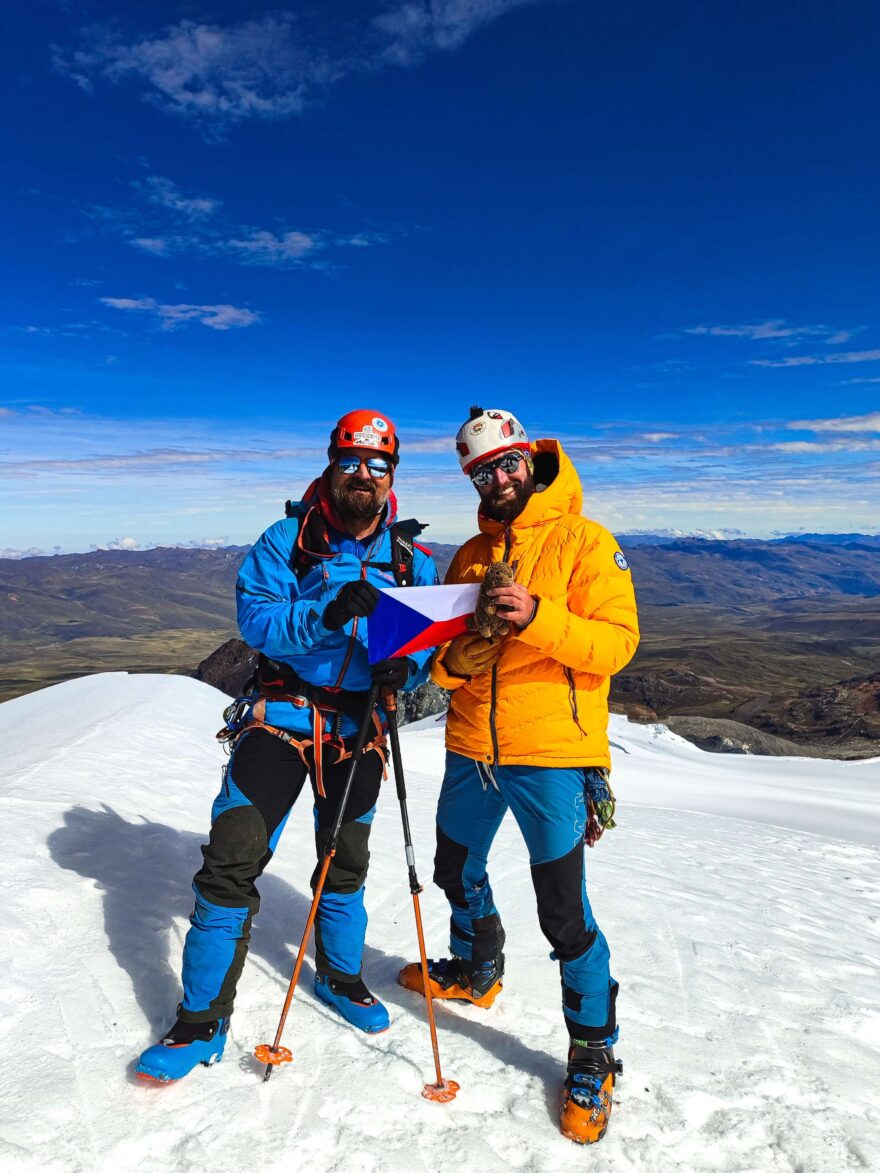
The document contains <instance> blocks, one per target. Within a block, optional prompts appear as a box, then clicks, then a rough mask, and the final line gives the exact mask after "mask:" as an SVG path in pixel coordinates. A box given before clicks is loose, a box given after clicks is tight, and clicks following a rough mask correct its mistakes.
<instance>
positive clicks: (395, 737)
mask: <svg viewBox="0 0 880 1173" xmlns="http://www.w3.org/2000/svg"><path fill="white" fill-rule="evenodd" d="M382 705H383V707H384V709H385V712H386V713H387V714H388V738H389V740H390V742H391V760H392V762H393V763H394V781H395V783H396V784H397V797H398V798H399V799H400V816H401V819H402V821H403V842H404V846H405V848H406V865H407V868H408V869H409V890H410V893H411V894H412V898H413V911H414V912H415V915H416V933H417V934H418V938H419V960H420V961H421V964H422V984H423V985H424V987H425V1002H426V1003H427V1006H428V1025H429V1026H430V1028H431V1046H432V1047H433V1049H434V1070H435V1071H436V1073H437V1082H436V1083H426V1084H425V1086H424V1087H423V1088H422V1095H423V1096H424V1097H425V1099H426V1100H434V1101H436V1102H437V1103H441V1104H445V1103H447V1102H448V1101H449V1100H454V1099H455V1094H456V1092H457V1091H458V1090H459V1085H458V1084H457V1083H456V1082H455V1080H454V1079H444V1078H443V1074H442V1072H441V1071H440V1048H439V1047H438V1046H437V1024H436V1023H435V1021H434V1001H433V998H432V997H431V981H430V975H429V974H428V958H427V954H426V953H425V933H424V929H423V928H422V911H421V908H420V907H419V894H420V893H421V892H422V890H423V889H422V885H421V884H420V883H419V878H418V876H417V875H416V856H415V852H414V851H413V844H412V834H411V833H410V829H409V812H408V810H407V807H406V782H405V780H404V776H403V759H402V758H401V755H400V733H399V731H398V728H397V695H396V693H393V692H390V691H389V692H386V693H385V694H384V695H383V697H382Z"/></svg>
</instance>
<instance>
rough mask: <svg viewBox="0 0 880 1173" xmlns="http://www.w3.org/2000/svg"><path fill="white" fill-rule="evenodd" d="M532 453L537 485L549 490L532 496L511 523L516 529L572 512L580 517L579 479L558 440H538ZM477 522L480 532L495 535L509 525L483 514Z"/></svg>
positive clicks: (532, 448) (582, 496)
mask: <svg viewBox="0 0 880 1173" xmlns="http://www.w3.org/2000/svg"><path fill="white" fill-rule="evenodd" d="M531 450H532V460H533V461H534V464H535V473H534V477H535V485H546V488H545V489H543V490H542V491H541V492H535V493H533V494H532V496H531V497H530V498H529V501H528V503H527V505H526V507H525V509H524V510H523V511H522V513H520V514H519V516H518V517H515V518H514V519H513V521H512V522H510V528H511V529H513V530H523V529H528V528H530V527H531V526H535V525H545V524H546V523H547V522H548V521H555V520H556V519H557V518H559V517H566V516H567V515H568V514H570V513H574V514H576V515H578V514H580V512H581V506H582V505H583V500H584V494H583V489H582V488H581V481H580V477H579V476H578V474H577V472H576V470H575V467H574V465H573V464H572V463H571V461H570V460H569V458H568V457H567V456H566V454H565V452H564V451H563V449H562V445H561V444H560V443H559V441H558V440H535V441H534V443H533V444H532V445H531ZM478 521H479V525H480V530H481V531H482V532H483V533H484V534H492V535H493V536H495V535H498V534H501V533H503V532H504V528H505V525H506V524H507V523H505V522H503V521H496V520H495V519H494V518H490V517H485V516H484V515H483V514H482V513H480V514H479V515H478Z"/></svg>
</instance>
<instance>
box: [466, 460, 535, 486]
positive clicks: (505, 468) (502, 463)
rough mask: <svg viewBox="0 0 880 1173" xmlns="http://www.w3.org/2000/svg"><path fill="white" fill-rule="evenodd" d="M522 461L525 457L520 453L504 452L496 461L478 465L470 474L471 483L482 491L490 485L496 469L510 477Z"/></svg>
mask: <svg viewBox="0 0 880 1173" xmlns="http://www.w3.org/2000/svg"><path fill="white" fill-rule="evenodd" d="M524 459H525V456H524V455H523V453H522V452H505V453H504V455H503V456H499V457H498V459H497V460H487V461H484V463H483V464H478V465H477V467H476V468H475V469H474V471H473V472H472V473H471V481H472V482H473V483H474V484H475V485H476V486H477V487H478V488H481V489H483V488H485V487H486V485H489V484H491V483H492V477H493V476H494V475H495V469H496V468H498V469H500V470H501V471H502V472H503V473H504V474H505V476H511V475H512V474H513V473H515V472H516V470H517V469H518V468H519V464H520V461H521V460H524Z"/></svg>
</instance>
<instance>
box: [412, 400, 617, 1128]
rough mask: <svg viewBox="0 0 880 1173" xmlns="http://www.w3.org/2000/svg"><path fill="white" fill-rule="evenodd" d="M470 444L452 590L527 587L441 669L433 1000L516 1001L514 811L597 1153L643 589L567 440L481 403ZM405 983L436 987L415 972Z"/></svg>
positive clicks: (454, 647)
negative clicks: (614, 857) (618, 748)
mask: <svg viewBox="0 0 880 1173" xmlns="http://www.w3.org/2000/svg"><path fill="white" fill-rule="evenodd" d="M456 446H457V451H458V456H459V461H460V463H461V467H462V469H463V471H464V472H465V473H466V474H467V475H468V476H469V477H470V479H471V481H472V482H473V484H474V486H475V488H476V490H477V492H478V493H479V496H480V510H479V516H478V521H479V527H480V532H479V534H477V535H476V536H475V537H473V538H471V539H470V540H469V541H467V542H466V543H465V544H464V545H463V546H462V547H461V549H460V550H459V551H458V553H457V554H456V556H455V558H454V559H453V561H452V565H451V566H450V568H449V571H448V573H447V575H446V581H447V582H449V583H467V582H472V583H482V582H483V580H484V578H485V577H486V572H487V569H488V567H489V566H490V565H491V564H492V563H496V562H506V563H508V564H509V565H510V566H511V568H512V569H513V571H514V579H515V581H513V582H512V583H510V584H509V585H503V586H499V587H495V588H494V589H489V587H488V584H487V585H486V586H484V587H483V588H481V589H482V592H483V593H482V596H481V606H480V608H479V611H480V612H481V615H482V616H483V617H485V614H486V610H487V604H488V611H489V612H492V611H495V616H494V619H492V620H490V626H491V625H492V623H493V622H494V625H495V627H496V628H501V631H500V632H499V633H498V634H496V635H494V636H493V637H492V638H484V636H483V635H480V634H479V632H472V633H468V634H466V635H462V636H459V637H458V638H457V639H455V640H453V641H452V642H451V643H448V644H446V645H444V646H443V647H442V648H440V649H439V650H438V652H437V653H436V656H435V659H434V664H433V668H432V676H433V678H434V680H435V682H436V683H437V684H439V685H440V686H441V687H442V688H447V689H449V690H450V691H451V693H452V699H451V701H450V706H449V714H448V717H447V725H446V749H447V755H446V769H445V774H444V779H443V787H442V790H441V793H440V800H439V805H438V809H437V853H436V856H435V859H434V865H435V868H434V882H435V883H436V884H437V885H438V886H439V887H440V888H442V889H443V891H444V892H445V893H446V896H447V899H448V900H449V903H450V905H451V909H452V920H451V941H450V949H451V952H452V956H451V957H450V958H443V959H441V960H439V961H432V962H431V963H430V969H429V973H430V981H431V990H432V993H433V996H434V997H435V998H452V999H458V1000H462V1001H467V1002H471V1003H474V1004H475V1005H477V1006H481V1007H488V1006H491V1004H492V1003H493V1002H494V1000H495V998H496V997H497V995H498V993H499V992H500V990H501V985H502V980H501V979H502V977H503V974H504V954H503V951H502V950H503V946H504V930H503V928H502V926H501V918H500V916H499V914H498V910H497V908H496V906H495V901H494V898H493V895H492V889H491V887H490V885H489V877H488V875H487V872H486V861H487V857H488V854H489V848H490V846H491V844H492V840H493V839H494V837H495V834H496V832H497V830H498V828H499V826H500V825H501V820H502V819H503V817H504V815H505V813H506V812H507V810H508V809H510V810H512V811H513V815H514V817H515V819H516V820H517V823H518V824H519V827H520V830H521V831H522V834H523V837H524V838H525V840H526V844H527V846H528V850H529V859H530V864H531V873H532V881H533V884H534V888H535V895H536V897H537V902H538V918H539V921H540V924H541V929H542V931H543V932H544V935H545V936H546V937H547V939H548V941H549V942H550V943H551V945H552V947H553V954H552V956H553V957H555V959H557V960H558V961H559V964H560V969H561V974H562V994H563V998H562V1001H563V1013H564V1016H565V1023H566V1026H567V1027H568V1031H569V1036H570V1043H569V1053H568V1070H567V1074H566V1079H565V1082H564V1087H563V1104H562V1115H561V1126H562V1131H563V1133H564V1134H565V1135H566V1136H568V1137H570V1139H572V1140H575V1141H578V1142H579V1143H581V1144H586V1143H590V1142H592V1141H596V1140H599V1139H600V1138H601V1137H602V1135H603V1134H604V1132H605V1129H606V1127H607V1124H608V1117H609V1114H610V1112H611V1094H612V1090H613V1087H614V1078H615V1075H616V1074H618V1073H619V1072H620V1070H621V1065H620V1063H619V1062H616V1061H615V1059H614V1053H613V1050H612V1047H613V1045H614V1043H615V1041H616V1040H617V1022H616V1016H615V999H616V996H617V983H616V982H615V981H614V979H613V978H612V977H611V973H610V969H609V962H610V957H609V951H608V945H607V943H606V941H605V937H604V936H603V934H602V932H601V930H600V929H599V926H598V925H597V923H596V920H595V917H594V916H593V912H592V909H591V907H590V902H589V899H588V898H587V890H586V884H585V879H584V843H585V841H590V842H592V841H593V839H594V838H595V836H596V835H597V834H601V830H602V824H603V822H607V821H609V820H610V814H611V811H612V810H613V796H612V795H611V792H610V788H609V786H608V771H609V767H610V764H611V763H610V757H609V750H608V732H607V727H608V688H609V683H610V677H611V676H612V675H613V674H614V673H615V672H618V671H620V669H621V668H623V667H624V666H625V665H626V664H627V663H628V662H629V660H630V659H631V658H632V655H633V653H634V652H635V649H636V646H637V644H638V640H639V631H638V621H637V617H636V603H635V596H634V593H633V586H632V578H631V575H630V571H629V567H628V564H627V561H626V558H625V557H624V555H623V553H622V552H621V550H620V547H619V546H618V545H617V542H616V541H615V540H614V538H613V537H612V535H611V534H610V533H608V531H607V530H605V529H603V528H602V526H600V525H598V524H597V523H596V522H594V521H590V520H588V519H587V518H585V517H583V516H582V515H581V502H582V493H581V485H580V480H579V478H578V475H577V473H576V471H575V469H574V466H573V465H572V463H571V461H570V460H569V458H568V457H567V456H566V454H565V453H564V452H563V450H562V446H561V445H560V444H559V443H558V442H557V441H556V440H538V441H537V442H536V443H534V444H530V443H529V440H528V437H527V435H526V432H525V430H524V428H523V427H522V425H521V424H520V423H519V421H518V420H517V419H516V418H515V417H514V416H513V415H511V413H510V412H508V411H500V410H487V411H484V410H483V409H482V408H479V407H475V408H471V413H470V418H469V419H468V420H467V421H466V422H465V423H464V424H463V425H462V427H461V428H460V430H459V432H458V435H457V436H456ZM490 577H491V576H490ZM507 577H510V576H509V575H508V576H507ZM499 620H500V621H501V622H499ZM484 630H485V627H484ZM399 980H400V982H401V984H402V985H405V986H407V987H408V988H410V989H416V990H419V991H420V992H422V993H424V989H423V984H422V974H421V969H420V967H419V966H418V965H408V966H406V968H405V969H403V970H402V971H401V974H400V978H399Z"/></svg>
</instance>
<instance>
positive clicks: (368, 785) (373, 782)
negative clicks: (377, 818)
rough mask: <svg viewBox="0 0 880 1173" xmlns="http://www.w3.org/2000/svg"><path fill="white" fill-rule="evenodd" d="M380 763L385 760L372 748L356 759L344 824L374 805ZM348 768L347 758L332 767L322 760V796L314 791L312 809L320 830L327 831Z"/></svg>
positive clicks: (334, 812)
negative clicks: (314, 811)
mask: <svg viewBox="0 0 880 1173" xmlns="http://www.w3.org/2000/svg"><path fill="white" fill-rule="evenodd" d="M332 752H333V751H332V750H328V751H327V754H326V755H325V756H326V757H329V756H332ZM383 765H384V759H383V758H382V757H381V755H380V754H379V753H377V752H374V751H373V750H371V751H370V752H369V753H368V754H367V755H366V757H362V758H361V759H360V760H359V762H358V765H357V769H356V771H355V775H354V781H353V782H352V785H351V791H350V793H349V795H348V801H347V802H346V804H345V822H346V823H350V822H354V820H355V819H359V818H361V817H362V816H363V815H365V814H367V813H368V812H369V811H371V810H372V809H373V807H374V806H375V805H376V802H377V801H378V798H379V789H380V787H381V785H382V772H383ZM350 769H351V759H350V758H348V759H346V760H345V761H344V762H340V763H339V765H333V766H330V765H327V763H326V761H325V765H324V772H323V781H324V795H323V796H322V795H320V794H318V792H317V789H316V790H315V810H316V811H317V819H318V829H319V830H326V829H327V828H329V827H332V826H333V821H334V819H335V818H336V814H337V811H338V810H339V803H340V800H341V798H342V792H343V790H344V789H345V784H346V782H347V781H348V772H349V770H350Z"/></svg>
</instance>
